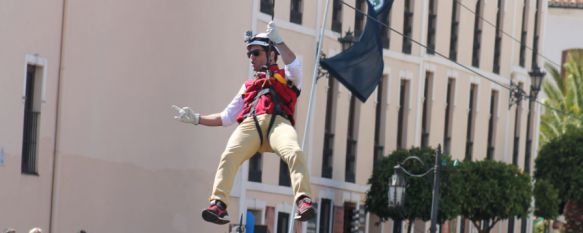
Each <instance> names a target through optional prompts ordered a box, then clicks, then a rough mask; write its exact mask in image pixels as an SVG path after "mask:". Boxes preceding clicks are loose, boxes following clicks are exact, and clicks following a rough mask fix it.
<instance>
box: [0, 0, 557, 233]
mask: <svg viewBox="0 0 583 233" xmlns="http://www.w3.org/2000/svg"><path fill="white" fill-rule="evenodd" d="M546 2H547V1H546V0H520V1H513V0H461V1H453V0H398V1H395V3H394V5H393V8H392V10H391V14H390V17H389V19H387V20H386V21H385V23H387V24H388V25H389V26H390V27H391V28H393V29H394V30H395V31H397V32H405V34H407V35H409V36H410V37H411V38H412V39H414V40H415V41H418V42H419V43H421V44H424V45H428V44H430V45H434V46H435V47H434V48H435V51H436V53H435V54H431V52H428V50H427V49H425V48H423V47H420V46H418V45H417V44H416V43H414V42H410V41H407V40H404V39H403V37H402V36H400V35H399V34H397V33H396V32H390V33H388V34H387V35H388V36H387V38H385V41H386V42H387V43H388V46H387V47H386V48H385V49H384V51H383V53H384V61H385V70H384V76H383V80H382V83H381V86H380V87H382V88H379V89H377V91H375V92H374V93H373V94H372V95H371V97H370V98H369V99H368V101H366V102H365V103H360V102H356V103H353V104H351V94H350V92H349V91H348V90H347V89H346V88H344V87H343V86H341V85H339V84H338V83H337V82H335V81H332V82H330V81H329V80H328V78H329V77H328V76H322V78H320V79H319V80H318V81H317V82H316V85H315V86H312V83H313V78H312V73H313V72H314V63H315V54H316V52H315V48H316V46H317V41H318V38H319V32H320V27H321V26H320V25H322V23H323V20H324V18H323V17H324V12H325V9H326V3H328V14H327V15H326V18H325V24H324V25H325V27H324V28H325V30H324V34H323V35H324V38H323V42H322V51H323V53H324V54H325V55H326V56H328V57H330V56H332V55H334V54H337V53H339V52H340V51H341V50H342V45H341V44H340V43H339V42H338V40H337V39H338V38H339V37H341V36H343V35H344V33H345V32H346V31H348V30H351V31H354V30H355V29H356V30H357V31H358V30H359V26H358V25H364V23H363V22H364V21H360V20H362V19H361V18H359V17H357V14H356V13H355V11H354V10H353V9H352V8H351V7H349V6H361V5H362V6H364V5H366V4H364V1H361V0H348V1H346V2H345V3H346V5H344V4H342V3H341V2H340V1H334V0H330V1H329V2H328V1H324V0H316V1H305V0H278V1H275V4H274V5H275V7H274V9H273V11H271V7H270V6H271V5H273V3H274V1H273V0H272V1H266V0H251V1H228V2H222V1H160V0H140V1H137V0H127V1H70V0H50V1H8V0H0V106H1V107H2V113H1V114H0V184H2V186H3V187H2V191H1V192H0V209H1V211H0V229H4V228H15V229H16V230H17V232H24V231H26V230H28V229H30V228H33V227H41V228H42V229H44V230H45V232H51V233H60V232H81V231H86V232H89V233H92V232H111V233H128V232H151V233H154V232H176V233H182V232H184V233H186V232H228V231H229V230H230V227H229V226H217V225H213V224H209V223H206V222H204V221H203V220H202V218H201V216H200V211H201V210H202V209H204V208H206V207H207V205H208V202H207V198H208V196H209V194H210V191H211V187H212V182H213V178H214V175H215V171H216V167H217V164H218V160H219V158H220V154H221V152H222V150H223V149H224V146H225V144H226V141H227V139H228V137H229V135H230V133H231V132H232V131H233V129H234V126H230V127H215V128H212V127H203V126H191V125H185V124H181V123H178V122H176V121H175V120H174V119H173V115H174V112H173V110H172V108H171V107H170V106H171V105H173V104H175V105H179V106H190V107H192V108H193V109H194V110H195V111H197V112H201V113H203V114H209V113H214V112H220V111H222V110H223V108H224V107H225V106H226V105H227V104H228V103H229V102H230V100H231V99H232V98H233V96H234V95H235V94H236V92H237V91H238V89H239V88H240V86H241V84H242V83H243V82H244V80H246V79H247V77H248V76H249V75H250V74H251V69H250V67H249V63H248V60H247V58H246V57H245V52H246V50H245V47H244V43H243V34H244V32H245V31H247V30H252V31H254V32H261V31H263V30H264V29H265V26H266V24H267V23H268V22H269V20H271V18H272V14H273V13H271V12H274V14H273V15H274V18H275V21H276V23H277V24H278V25H279V28H280V31H281V34H282V36H283V38H284V40H285V42H286V43H287V44H288V45H289V47H290V48H292V50H293V51H294V52H295V53H296V55H297V57H298V59H300V60H301V62H302V63H303V68H302V69H303V73H304V83H303V88H302V94H301V96H300V99H299V101H298V109H297V113H296V115H297V116H296V118H297V123H296V128H297V131H298V134H299V135H300V140H301V141H303V140H304V138H306V139H305V141H306V143H305V145H304V151H305V154H306V156H307V158H308V164H309V169H310V172H311V181H312V188H313V197H312V198H313V199H314V200H315V201H316V202H317V207H318V212H319V215H318V217H317V218H316V219H314V221H312V222H309V223H306V224H303V225H302V224H296V226H297V227H296V232H317V233H328V232H347V231H346V228H347V227H349V226H350V224H349V223H348V222H349V220H350V216H349V215H350V214H351V213H352V209H358V208H362V207H363V203H364V200H365V198H366V192H367V190H368V188H369V187H368V185H367V181H368V179H369V177H370V176H371V173H372V169H373V163H374V159H375V156H379V155H380V156H382V155H387V154H389V153H390V152H392V151H394V150H395V149H397V148H410V147H413V146H421V145H429V146H432V147H437V146H438V145H442V146H443V147H444V149H445V150H446V152H449V153H451V154H452V156H453V157H454V158H455V159H460V160H463V159H464V158H469V159H472V160H481V159H486V158H491V159H496V160H500V161H505V162H507V163H515V164H517V165H518V166H519V167H521V168H523V169H524V166H525V163H526V161H525V158H526V156H525V145H526V144H527V143H526V139H527V135H526V131H527V127H529V126H527V112H528V109H529V108H528V104H526V101H522V102H520V103H515V104H513V105H512V106H510V107H509V95H510V94H509V90H508V89H507V88H506V87H508V86H509V85H510V82H511V81H512V82H513V83H518V84H519V85H520V86H521V87H522V88H523V89H524V90H528V88H529V86H530V77H529V76H528V71H529V70H530V69H531V67H532V63H533V59H532V57H533V52H532V50H533V47H538V45H537V43H534V42H533V41H535V37H537V35H538V38H539V40H538V41H539V43H542V41H543V40H542V39H543V36H542V35H544V32H545V29H544V27H539V28H540V29H539V30H538V32H537V30H535V21H537V20H535V19H536V18H537V17H538V22H539V24H540V25H544V24H542V23H540V22H543V21H544V20H545V15H546V12H547V10H546V4H547V3H546ZM456 4H457V7H456ZM537 9H539V11H537ZM407 12H408V13H407ZM537 12H538V13H537ZM475 13H477V14H479V16H480V17H476V15H475ZM431 19H434V20H431ZM497 25H499V26H497ZM496 27H499V30H497V29H496ZM476 29H477V30H476ZM497 31H498V32H499V33H498V38H501V39H499V41H498V42H496V35H497V33H496V32H497ZM433 32H435V33H433ZM452 32H453V33H452ZM502 32H503V33H502ZM456 38H457V39H456ZM521 43H522V46H521ZM409 46H410V47H409ZM539 52H541V50H539ZM441 55H443V57H442V56H441ZM448 58H455V61H457V62H458V63H459V64H462V65H463V66H465V68H464V67H462V66H460V65H459V64H456V63H454V62H452V61H450V60H449V59H448ZM312 89H313V90H314V93H315V95H314V106H315V108H314V109H315V111H314V112H313V118H312V125H311V127H305V125H306V122H307V115H308V114H307V113H308V102H309V96H310V92H311V91H312ZM329 93H330V95H329ZM329 96H330V97H329ZM379 96H380V97H379ZM534 110H535V111H534V113H533V117H534V121H533V126H532V127H533V131H532V132H533V135H535V136H533V138H534V143H533V145H534V146H533V149H532V151H537V150H538V148H537V146H536V145H538V141H537V140H536V139H537V138H538V136H536V135H538V112H539V110H540V109H539V107H535V108H534ZM351 115H352V116H353V117H349V116H351ZM375 129H378V130H376V131H375ZM348 142H350V143H348ZM535 154H536V153H533V155H532V156H531V157H530V160H533V158H534V157H535ZM530 164H531V166H532V164H533V163H532V162H531V163H530ZM282 168H283V169H285V166H283V167H282V166H281V165H280V161H279V158H278V157H277V156H276V155H274V154H270V153H264V154H263V155H261V156H257V157H255V158H254V159H252V160H250V161H249V162H246V163H244V164H243V165H242V166H241V169H240V171H239V173H238V175H237V178H236V180H237V181H236V184H235V186H234V188H233V191H232V193H231V196H232V200H231V206H229V213H230V215H231V218H232V223H238V222H239V217H240V215H241V213H246V212H247V211H249V212H250V213H252V214H253V215H254V216H255V218H254V219H255V220H254V221H255V224H256V225H258V227H257V228H256V232H260V230H261V229H266V232H274V233H275V232H287V231H286V230H285V229H286V228H287V225H288V223H289V222H288V221H289V218H290V217H291V215H290V213H291V212H292V193H291V188H289V187H288V186H289V184H287V183H286V182H289V180H286V176H285V174H286V173H285V170H282ZM531 171H532V169H531ZM460 220H461V219H460V218H458V219H455V220H452V221H451V222H449V223H448V224H445V225H443V226H442V228H443V229H444V231H445V229H448V230H450V231H448V232H463V231H465V232H476V231H475V229H473V228H472V227H471V226H470V225H468V224H461V222H462V221H460ZM406 225H407V224H404V225H403V229H406V227H407V226H406ZM508 225H509V224H508V221H502V222H501V223H499V224H498V225H497V226H496V227H495V228H494V230H493V232H500V233H501V232H521V227H522V226H521V222H520V220H517V221H515V223H514V227H509V226H508ZM426 228H428V224H423V223H417V224H415V226H414V231H415V232H425V229H426ZM462 228H463V229H462ZM530 228H531V223H530V221H529V223H527V224H526V225H525V226H524V229H525V230H526V229H528V230H529V232H530ZM363 230H364V231H365V232H370V233H380V232H383V233H386V232H394V230H395V227H394V226H393V222H392V221H388V222H385V223H379V222H378V218H376V217H375V216H374V215H370V214H367V215H366V221H365V224H364V226H363Z"/></svg>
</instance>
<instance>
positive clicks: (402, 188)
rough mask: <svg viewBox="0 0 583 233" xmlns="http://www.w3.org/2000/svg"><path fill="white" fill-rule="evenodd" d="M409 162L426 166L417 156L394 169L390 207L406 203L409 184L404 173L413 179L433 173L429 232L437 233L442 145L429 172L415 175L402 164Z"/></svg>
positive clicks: (410, 157)
mask: <svg viewBox="0 0 583 233" xmlns="http://www.w3.org/2000/svg"><path fill="white" fill-rule="evenodd" d="M409 160H414V161H418V162H420V163H421V164H422V165H425V163H423V161H422V160H421V159H420V158H419V157H417V156H408V157H407V158H405V160H403V161H402V162H401V163H399V164H397V165H396V166H395V168H394V174H393V176H391V180H390V182H389V193H388V198H389V207H399V206H402V205H404V202H405V198H406V196H405V193H406V188H407V182H406V181H405V179H404V178H403V176H402V173H404V174H407V175H408V176H411V177H423V176H425V175H427V174H429V173H431V172H432V171H433V174H434V175H433V194H432V197H431V227H430V228H429V231H430V232H431V233H436V232H437V216H438V215H437V213H438V210H439V189H440V188H439V187H440V172H439V171H441V145H439V146H438V147H437V150H436V151H435V164H434V166H433V167H430V168H429V169H427V171H425V172H423V173H420V174H414V173H411V172H409V171H408V170H407V169H405V168H404V167H403V166H402V164H404V163H405V162H407V161H409Z"/></svg>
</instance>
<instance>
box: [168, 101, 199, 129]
mask: <svg viewBox="0 0 583 233" xmlns="http://www.w3.org/2000/svg"><path fill="white" fill-rule="evenodd" d="M172 108H174V110H176V111H177V113H176V116H174V119H176V120H177V121H180V122H183V123H190V124H195V125H198V123H199V122H200V113H194V112H193V111H192V109H190V108H189V107H183V108H180V107H178V106H176V105H172Z"/></svg>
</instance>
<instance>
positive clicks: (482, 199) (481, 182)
mask: <svg viewBox="0 0 583 233" xmlns="http://www.w3.org/2000/svg"><path fill="white" fill-rule="evenodd" d="M460 174H461V176H462V177H463V179H462V184H463V187H464V188H463V189H462V193H461V195H460V196H459V198H460V203H461V213H462V215H463V216H465V217H466V218H468V219H469V220H470V221H471V222H472V224H473V225H474V226H475V227H476V228H477V229H478V231H479V232H481V233H485V232H490V229H491V228H492V227H493V226H494V225H496V223H497V222H498V221H500V220H502V219H508V218H512V217H521V216H526V214H527V213H528V209H529V206H530V200H531V196H532V185H531V184H530V177H529V176H528V175H526V174H523V173H522V172H520V171H519V170H518V168H517V167H516V166H513V165H510V164H506V163H503V162H499V161H493V160H484V161H476V162H473V161H465V162H463V163H462V165H461V168H460Z"/></svg>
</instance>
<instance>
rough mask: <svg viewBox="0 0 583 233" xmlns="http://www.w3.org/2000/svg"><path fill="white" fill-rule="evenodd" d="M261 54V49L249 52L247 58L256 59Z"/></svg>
mask: <svg viewBox="0 0 583 233" xmlns="http://www.w3.org/2000/svg"><path fill="white" fill-rule="evenodd" d="M259 54H261V49H254V50H251V51H249V52H247V57H248V58H251V55H253V56H254V57H257V56H259Z"/></svg>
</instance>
